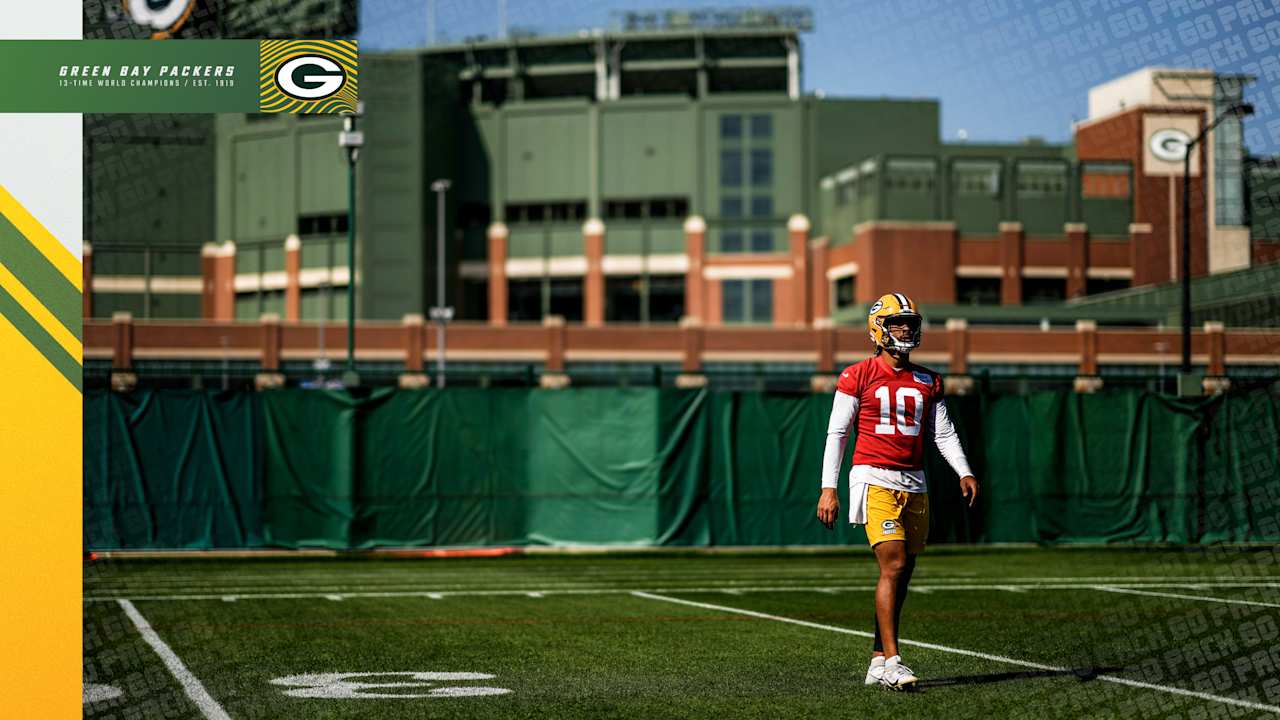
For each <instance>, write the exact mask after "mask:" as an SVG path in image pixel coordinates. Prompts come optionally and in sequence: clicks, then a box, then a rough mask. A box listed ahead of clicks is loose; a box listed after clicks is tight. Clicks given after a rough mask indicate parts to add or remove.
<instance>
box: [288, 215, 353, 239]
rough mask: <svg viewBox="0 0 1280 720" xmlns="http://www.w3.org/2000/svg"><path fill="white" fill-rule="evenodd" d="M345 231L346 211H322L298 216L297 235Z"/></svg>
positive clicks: (331, 233) (339, 233)
mask: <svg viewBox="0 0 1280 720" xmlns="http://www.w3.org/2000/svg"><path fill="white" fill-rule="evenodd" d="M346 232H347V214H346V213H322V214H316V215H299V216H298V235H299V236H300V237H306V236H308V235H341V234H343V233H346Z"/></svg>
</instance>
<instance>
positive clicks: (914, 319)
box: [880, 312, 922, 353]
mask: <svg viewBox="0 0 1280 720" xmlns="http://www.w3.org/2000/svg"><path fill="white" fill-rule="evenodd" d="M921 321H922V318H921V317H920V315H919V314H917V313H914V312H902V313H898V314H896V315H890V316H888V317H886V318H882V319H881V320H880V329H881V331H882V335H881V337H883V338H884V342H883V347H884V349H885V350H894V351H897V352H905V353H909V352H911V351H912V350H915V349H916V348H918V347H920V335H921V332H920V325H921ZM895 323H896V324H903V323H905V324H906V325H907V328H908V332H907V336H906V337H905V338H903V339H901V340H899V339H898V338H896V337H894V335H893V333H892V332H891V331H890V330H889V326H890V325H892V324H895Z"/></svg>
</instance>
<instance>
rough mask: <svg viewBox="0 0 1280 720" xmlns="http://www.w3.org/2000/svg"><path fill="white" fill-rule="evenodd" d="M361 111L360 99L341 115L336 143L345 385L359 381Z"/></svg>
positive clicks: (343, 375) (358, 382) (362, 110)
mask: <svg viewBox="0 0 1280 720" xmlns="http://www.w3.org/2000/svg"><path fill="white" fill-rule="evenodd" d="M363 113H364V103H357V104H356V111H355V112H354V113H350V114H347V115H343V116H342V132H340V133H338V146H339V147H341V148H343V149H345V150H346V151H347V369H346V371H345V372H343V373H342V384H343V385H344V386H346V387H354V386H356V385H359V384H360V376H359V375H358V374H357V373H356V160H357V158H359V156H360V148H362V147H364V133H363V132H361V131H360V130H357V129H356V120H358V119H359V118H360V117H361V115H363Z"/></svg>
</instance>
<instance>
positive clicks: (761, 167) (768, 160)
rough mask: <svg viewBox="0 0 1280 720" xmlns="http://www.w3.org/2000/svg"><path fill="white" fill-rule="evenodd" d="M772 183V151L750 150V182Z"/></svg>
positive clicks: (757, 183)
mask: <svg viewBox="0 0 1280 720" xmlns="http://www.w3.org/2000/svg"><path fill="white" fill-rule="evenodd" d="M772 183H773V151H772V150H752V151H751V184H752V185H771V184H772Z"/></svg>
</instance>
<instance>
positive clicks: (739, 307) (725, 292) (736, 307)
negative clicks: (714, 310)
mask: <svg viewBox="0 0 1280 720" xmlns="http://www.w3.org/2000/svg"><path fill="white" fill-rule="evenodd" d="M745 295H746V281H745V280H725V281H724V282H723V283H721V307H720V310H721V318H722V320H723V321H724V322H727V323H734V322H743V321H744V320H746V297H745Z"/></svg>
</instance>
